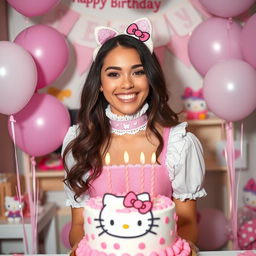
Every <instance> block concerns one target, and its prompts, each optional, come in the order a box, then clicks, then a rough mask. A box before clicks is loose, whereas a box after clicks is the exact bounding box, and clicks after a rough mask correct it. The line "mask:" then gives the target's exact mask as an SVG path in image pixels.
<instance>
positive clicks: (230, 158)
mask: <svg viewBox="0 0 256 256" xmlns="http://www.w3.org/2000/svg"><path fill="white" fill-rule="evenodd" d="M226 137H227V138H226V139H227V143H226V148H225V158H226V162H227V168H228V177H229V185H230V197H229V198H230V219H231V230H232V235H233V248H234V249H235V250H236V249H238V248H239V247H238V238H237V184H236V172H235V147H234V134H233V123H232V122H228V123H226Z"/></svg>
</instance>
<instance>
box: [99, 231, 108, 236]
mask: <svg viewBox="0 0 256 256" xmlns="http://www.w3.org/2000/svg"><path fill="white" fill-rule="evenodd" d="M107 232H108V231H107V230H103V231H102V232H101V233H99V235H98V236H101V235H103V234H104V233H107Z"/></svg>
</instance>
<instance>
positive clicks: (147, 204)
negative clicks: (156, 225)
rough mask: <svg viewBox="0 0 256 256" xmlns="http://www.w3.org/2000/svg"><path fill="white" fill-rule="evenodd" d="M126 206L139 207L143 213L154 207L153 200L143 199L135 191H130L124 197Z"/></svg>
mask: <svg viewBox="0 0 256 256" xmlns="http://www.w3.org/2000/svg"><path fill="white" fill-rule="evenodd" d="M123 204H124V206H125V207H127V208H131V207H134V208H135V209H137V210H138V211H139V212H140V213H141V214H145V213H147V212H149V211H150V210H151V208H152V202H151V201H141V200H139V199H138V198H137V195H136V194H135V193H134V192H132V191H131V192H129V193H128V194H127V195H126V196H125V197H124V202H123Z"/></svg>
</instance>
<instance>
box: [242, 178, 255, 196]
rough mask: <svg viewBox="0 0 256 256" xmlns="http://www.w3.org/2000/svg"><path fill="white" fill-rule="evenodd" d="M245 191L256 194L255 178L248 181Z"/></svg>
mask: <svg viewBox="0 0 256 256" xmlns="http://www.w3.org/2000/svg"><path fill="white" fill-rule="evenodd" d="M244 191H247V192H253V193H255V194H256V183H255V180H254V179H253V178H251V179H249V180H248V182H247V184H246V185H245V187H244Z"/></svg>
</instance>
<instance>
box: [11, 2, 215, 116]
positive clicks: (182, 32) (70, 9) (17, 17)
mask: <svg viewBox="0 0 256 256" xmlns="http://www.w3.org/2000/svg"><path fill="white" fill-rule="evenodd" d="M143 16H147V17H148V18H149V19H150V20H151V22H152V26H153V40H154V44H155V52H156V53H157V55H158V58H159V60H160V62H161V64H162V65H163V69H164V70H165V74H166V79H167V82H168V87H169V91H170V95H171V99H170V104H171V105H172V106H173V107H174V108H175V109H176V110H177V111H180V110H181V109H182V106H183V105H182V101H181V95H182V94H183V91H184V88H185V87H192V88H194V89H198V88H200V87H202V78H201V76H200V74H198V72H197V71H195V70H194V68H193V66H192V65H191V63H190V61H189V57H188V52H187V45H188V40H189V36H190V34H191V32H192V31H193V30H194V28H195V27H196V26H197V25H198V24H200V23H201V22H202V20H203V19H204V18H206V17H208V16H210V14H208V13H207V12H205V11H204V10H203V9H202V8H201V7H200V5H199V4H198V2H197V0H143V1H135V0H134V1H121V0H101V1H96V0H90V1H84V0H73V1H70V0H62V1H61V2H60V3H59V4H58V5H57V6H56V7H55V8H54V9H52V10H50V11H49V12H47V13H46V14H44V15H41V16H39V17H35V18H32V17H31V18H27V17H24V16H23V15H21V14H20V13H18V12H16V11H15V10H14V9H10V24H9V26H10V37H11V38H10V39H11V40H13V39H14V38H15V37H16V36H17V34H18V33H19V32H20V31H22V30H24V28H27V27H29V26H31V25H33V24H45V25H50V26H51V27H53V28H55V29H57V31H59V32H61V33H62V34H63V35H65V36H66V37H67V39H68V42H69V47H70V60H69V64H68V67H67V68H66V70H65V72H64V73H63V74H62V76H60V77H59V78H58V80H57V81H55V82H54V83H49V84H48V86H47V87H46V88H45V89H44V91H47V92H48V93H49V94H52V95H55V96H56V97H57V98H58V99H59V100H60V101H62V102H63V103H64V104H65V105H66V106H67V107H68V108H70V109H75V108H78V107H79V95H80V90H81V87H82V85H83V82H84V79H85V77H86V75H87V72H88V68H89V66H90V64H91V61H92V52H93V49H94V47H95V46H96V44H95V40H94V33H93V31H94V27H95V26H104V25H106V26H113V27H114V28H116V29H117V30H119V31H120V32H122V31H123V30H124V28H125V26H126V25H127V24H129V23H130V22H132V21H134V20H136V19H138V18H141V17H143ZM172 94H174V95H175V97H172Z"/></svg>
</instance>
